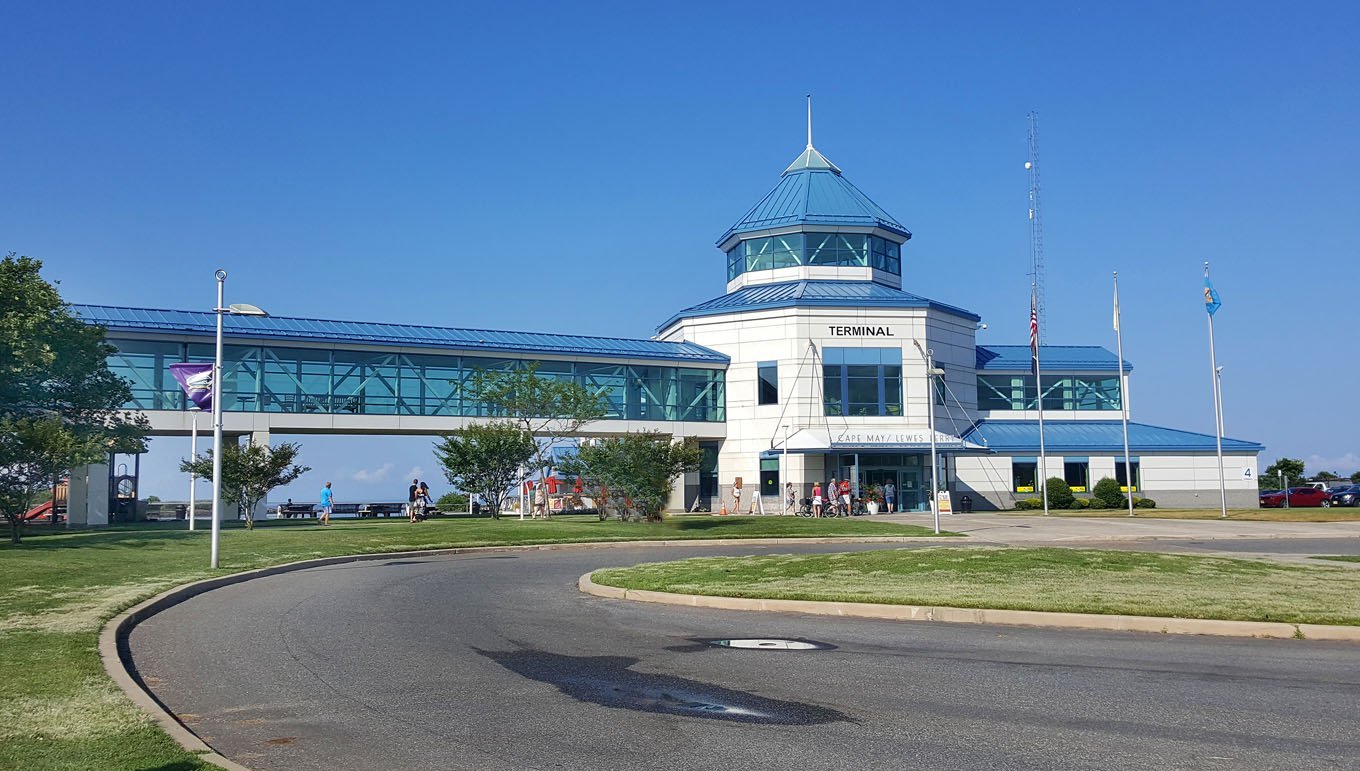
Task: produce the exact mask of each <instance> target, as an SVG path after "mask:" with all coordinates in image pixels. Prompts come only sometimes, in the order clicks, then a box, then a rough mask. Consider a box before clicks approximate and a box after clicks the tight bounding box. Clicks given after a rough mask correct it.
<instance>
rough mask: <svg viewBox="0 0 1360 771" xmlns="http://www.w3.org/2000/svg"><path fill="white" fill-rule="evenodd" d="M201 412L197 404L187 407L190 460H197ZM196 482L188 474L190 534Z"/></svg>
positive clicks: (192, 476)
mask: <svg viewBox="0 0 1360 771" xmlns="http://www.w3.org/2000/svg"><path fill="white" fill-rule="evenodd" d="M202 411H203V408H202V407H199V406H198V405H197V404H195V405H193V406H191V407H189V415H190V416H192V420H193V424H192V428H190V429H189V457H190V458H194V459H197V458H198V413H200V412H202ZM197 482H198V475H197V474H195V473H194V472H192V471H190V472H189V530H190V531H191V532H192V531H193V529H194V500H195V495H196V488H197V485H196V483H197Z"/></svg>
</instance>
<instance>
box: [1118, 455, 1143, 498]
mask: <svg viewBox="0 0 1360 771" xmlns="http://www.w3.org/2000/svg"><path fill="white" fill-rule="evenodd" d="M1129 466H1131V467H1132V468H1130V469H1129V470H1130V471H1132V472H1133V489H1132V490H1130V489H1129V478H1128V475H1127V474H1126V473H1125V471H1124V459H1123V458H1115V459H1114V481H1116V482H1118V483H1119V489H1120V490H1121V491H1123V492H1126V493H1127V492H1135V493H1136V492H1138V491H1139V490H1140V489H1141V488H1142V486H1143V474H1142V472H1141V470H1140V469H1139V463H1138V459H1137V458H1129Z"/></svg>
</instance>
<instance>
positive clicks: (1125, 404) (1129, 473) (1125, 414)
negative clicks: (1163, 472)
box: [1114, 270, 1135, 517]
mask: <svg viewBox="0 0 1360 771" xmlns="http://www.w3.org/2000/svg"><path fill="white" fill-rule="evenodd" d="M1114 339H1115V348H1116V351H1117V353H1118V356H1119V362H1118V367H1119V419H1120V421H1121V422H1123V424H1124V485H1125V486H1126V487H1128V495H1127V496H1125V497H1127V498H1128V499H1129V516H1130V517H1132V516H1133V492H1134V487H1135V485H1134V483H1133V461H1132V460H1131V459H1130V458H1129V386H1128V380H1126V379H1125V377H1124V330H1122V329H1120V328H1119V271H1117V270H1116V271H1115V272H1114Z"/></svg>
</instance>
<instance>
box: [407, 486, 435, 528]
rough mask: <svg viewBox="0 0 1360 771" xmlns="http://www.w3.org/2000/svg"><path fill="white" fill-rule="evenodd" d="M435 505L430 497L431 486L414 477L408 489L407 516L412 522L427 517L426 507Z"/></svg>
mask: <svg viewBox="0 0 1360 771" xmlns="http://www.w3.org/2000/svg"><path fill="white" fill-rule="evenodd" d="M432 505H434V501H433V500H431V499H430V488H429V486H428V485H426V484H425V483H424V482H422V481H420V480H419V479H412V480H411V486H410V487H409V488H407V490H406V516H407V517H408V518H409V519H410V520H411V522H412V523H415V522H420V521H422V520H424V519H425V507H426V506H432Z"/></svg>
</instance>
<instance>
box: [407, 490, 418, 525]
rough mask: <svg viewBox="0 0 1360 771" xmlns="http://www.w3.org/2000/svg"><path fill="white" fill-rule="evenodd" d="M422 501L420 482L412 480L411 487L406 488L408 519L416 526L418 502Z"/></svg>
mask: <svg viewBox="0 0 1360 771" xmlns="http://www.w3.org/2000/svg"><path fill="white" fill-rule="evenodd" d="M419 499H420V480H419V479H412V480H411V486H410V487H408V488H406V518H407V519H409V520H410V521H411V523H412V524H415V521H416V501H417V500H419Z"/></svg>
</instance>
